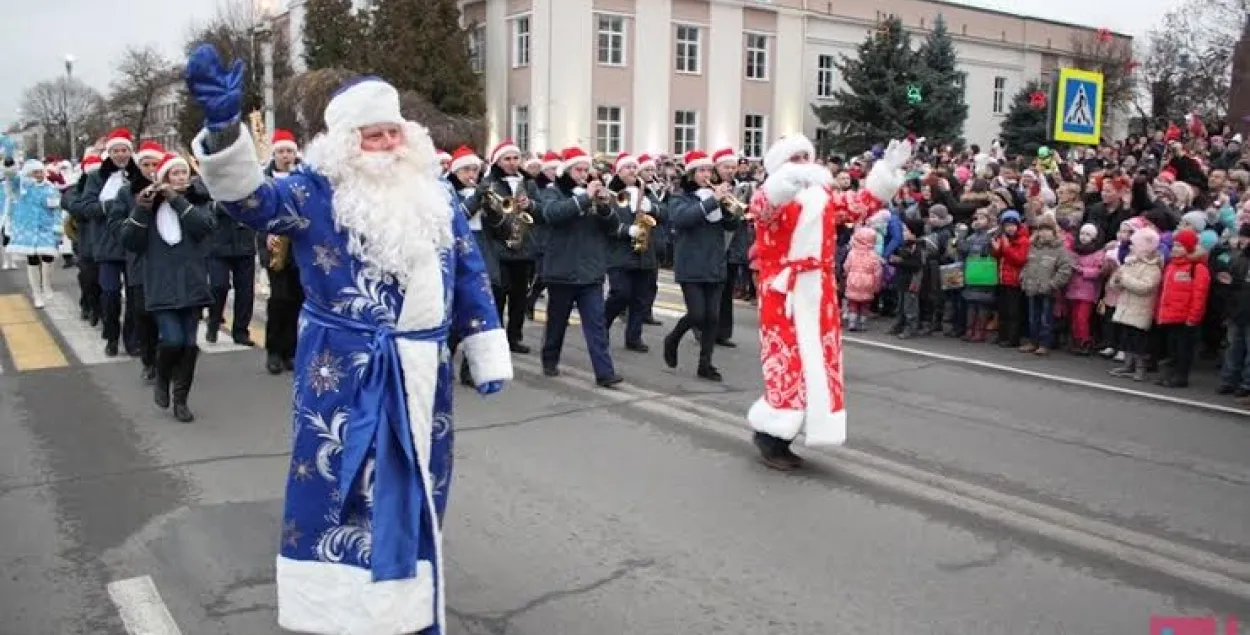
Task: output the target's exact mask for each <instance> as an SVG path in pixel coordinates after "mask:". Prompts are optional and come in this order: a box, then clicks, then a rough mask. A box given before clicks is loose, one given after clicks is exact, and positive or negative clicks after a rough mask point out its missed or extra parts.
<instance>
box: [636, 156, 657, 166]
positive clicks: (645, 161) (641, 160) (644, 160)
mask: <svg viewBox="0 0 1250 635" xmlns="http://www.w3.org/2000/svg"><path fill="white" fill-rule="evenodd" d="M654 167H655V158H653V157H652V156H651V155H649V154H643V155H639V156H638V169H639V170H645V169H647V168H654Z"/></svg>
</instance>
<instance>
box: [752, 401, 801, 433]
mask: <svg viewBox="0 0 1250 635" xmlns="http://www.w3.org/2000/svg"><path fill="white" fill-rule="evenodd" d="M806 414H807V413H805V412H803V411H802V410H782V409H780V408H774V407H772V406H770V405H768V402H767V401H764V399H762V398H761V399H757V400H756V401H755V403H753V404H751V409H750V410H748V411H747V422H748V423H750V424H751V429H752V430H755V431H756V432H763V433H764V434H767V435H770V436H774V437H777V438H778V439H785V440H786V441H790V440H792V439H794V437H797V436H799V431H800V430H802V429H803V418H804V417H805V416H806Z"/></svg>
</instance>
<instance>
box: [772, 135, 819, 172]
mask: <svg viewBox="0 0 1250 635" xmlns="http://www.w3.org/2000/svg"><path fill="white" fill-rule="evenodd" d="M803 152H806V153H807V154H808V155H809V156H811V157H812V158H813V159H815V158H816V146H813V145H812V142H811V141H810V140H809V139H808V138H807V137H805V136H803V135H802V134H800V133H795V134H792V135H790V136H788V137H783V138H781V139H778V140H777V143H774V144H773V147H771V148H769V149H768V152H767V153H765V154H764V169H765V170H766V171H767V172H768V173H769V174H775V173H776V172H777V170H779V169H781V166H783V165H785V164H787V163H789V162H790V157H792V156H794V155H796V154H800V153H803Z"/></svg>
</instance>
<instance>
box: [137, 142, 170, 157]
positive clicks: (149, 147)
mask: <svg viewBox="0 0 1250 635" xmlns="http://www.w3.org/2000/svg"><path fill="white" fill-rule="evenodd" d="M164 156H165V148H163V147H161V144H159V143H157V142H155V141H144V142H143V143H141V144H139V151H138V152H136V153H135V160H136V161H142V160H144V159H154V160H156V161H160V160H161V159H162V158H163V157H164Z"/></svg>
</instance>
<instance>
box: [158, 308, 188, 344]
mask: <svg viewBox="0 0 1250 635" xmlns="http://www.w3.org/2000/svg"><path fill="white" fill-rule="evenodd" d="M151 315H152V321H153V322H154V323H155V324H156V331H157V334H158V336H159V338H160V344H161V346H164V347H166V348H190V347H192V346H195V342H196V332H197V330H198V329H199V326H200V307H187V308H182V309H166V310H162V311H153V312H152V313H151Z"/></svg>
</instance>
